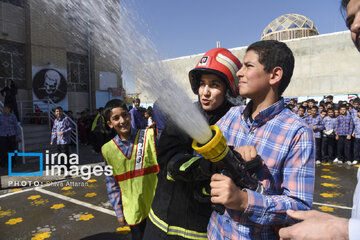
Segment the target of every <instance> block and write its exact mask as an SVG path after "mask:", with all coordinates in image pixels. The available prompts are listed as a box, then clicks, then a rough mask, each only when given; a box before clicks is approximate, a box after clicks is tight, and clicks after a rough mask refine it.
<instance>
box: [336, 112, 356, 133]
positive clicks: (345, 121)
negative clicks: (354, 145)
mask: <svg viewBox="0 0 360 240" xmlns="http://www.w3.org/2000/svg"><path fill="white" fill-rule="evenodd" d="M353 131H354V121H353V119H352V116H351V114H346V115H345V116H343V115H339V116H338V117H337V118H336V127H335V133H336V135H339V136H347V135H351V134H352V132H353Z"/></svg>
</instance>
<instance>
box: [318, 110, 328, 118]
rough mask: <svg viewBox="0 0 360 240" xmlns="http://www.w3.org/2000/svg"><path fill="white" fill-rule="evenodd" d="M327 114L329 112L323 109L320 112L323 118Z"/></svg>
mask: <svg viewBox="0 0 360 240" xmlns="http://www.w3.org/2000/svg"><path fill="white" fill-rule="evenodd" d="M326 114H327V112H326V110H322V111H321V112H320V116H321V118H322V119H324V118H325V117H326Z"/></svg>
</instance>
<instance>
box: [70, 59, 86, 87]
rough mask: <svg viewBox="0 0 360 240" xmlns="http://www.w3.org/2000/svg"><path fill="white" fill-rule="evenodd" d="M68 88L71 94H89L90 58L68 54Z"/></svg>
mask: <svg viewBox="0 0 360 240" xmlns="http://www.w3.org/2000/svg"><path fill="white" fill-rule="evenodd" d="M67 75H68V78H67V84H68V85H67V86H68V91H71V92H87V91H88V89H89V84H88V83H89V65H88V57H87V56H85V55H80V54H76V53H67Z"/></svg>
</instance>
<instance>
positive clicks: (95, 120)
mask: <svg viewBox="0 0 360 240" xmlns="http://www.w3.org/2000/svg"><path fill="white" fill-rule="evenodd" d="M99 117H101V118H102V125H103V129H105V119H104V117H103V115H101V114H100V113H98V114H97V115H96V117H95V119H94V121H93V123H92V125H91V131H92V132H93V131H94V130H95V128H96V125H97V121H98V119H99ZM103 129H101V132H102V133H104V130H103Z"/></svg>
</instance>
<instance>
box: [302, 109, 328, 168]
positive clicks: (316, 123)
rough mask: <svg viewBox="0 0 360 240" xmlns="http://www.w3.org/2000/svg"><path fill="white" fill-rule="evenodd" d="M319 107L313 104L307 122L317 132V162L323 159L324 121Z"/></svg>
mask: <svg viewBox="0 0 360 240" xmlns="http://www.w3.org/2000/svg"><path fill="white" fill-rule="evenodd" d="M318 110H319V109H318V107H317V106H316V105H313V106H312V107H311V115H310V116H308V117H307V118H306V122H307V124H308V125H309V127H310V128H311V129H312V130H313V132H314V134H315V150H316V152H315V159H316V164H320V161H321V133H322V130H324V123H323V121H322V118H321V116H320V115H319V114H318Z"/></svg>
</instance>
